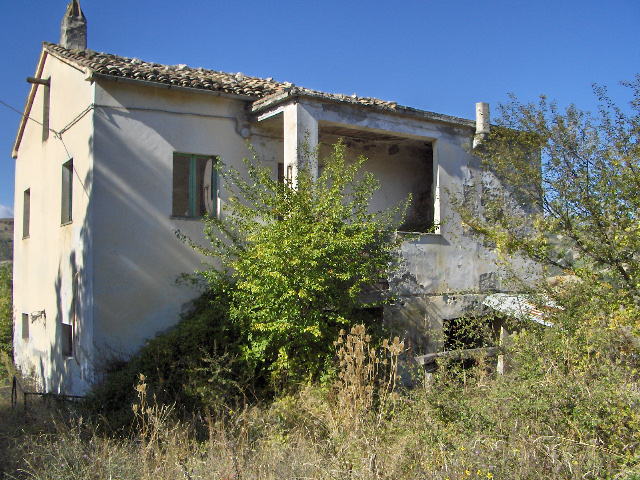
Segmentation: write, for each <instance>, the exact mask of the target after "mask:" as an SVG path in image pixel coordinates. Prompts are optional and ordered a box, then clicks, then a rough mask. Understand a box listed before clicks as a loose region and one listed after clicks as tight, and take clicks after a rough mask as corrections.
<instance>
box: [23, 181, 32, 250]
mask: <svg viewBox="0 0 640 480" xmlns="http://www.w3.org/2000/svg"><path fill="white" fill-rule="evenodd" d="M30 217H31V189H30V188H27V189H26V190H25V191H24V197H23V202H22V238H26V237H28V236H29V219H30Z"/></svg>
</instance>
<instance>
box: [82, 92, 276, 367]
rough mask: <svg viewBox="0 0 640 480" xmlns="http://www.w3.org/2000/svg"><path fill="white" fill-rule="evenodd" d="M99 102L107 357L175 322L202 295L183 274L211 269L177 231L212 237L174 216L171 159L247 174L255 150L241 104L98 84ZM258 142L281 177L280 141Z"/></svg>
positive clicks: (98, 243) (102, 312) (101, 292)
mask: <svg viewBox="0 0 640 480" xmlns="http://www.w3.org/2000/svg"><path fill="white" fill-rule="evenodd" d="M96 104H97V105H98V106H97V107H96V112H95V142H94V144H95V176H94V198H93V201H94V236H93V238H94V251H95V258H94V271H95V283H94V308H95V317H96V324H95V341H96V345H97V347H96V348H97V349H98V350H99V351H100V350H101V349H104V351H103V352H102V353H101V354H100V355H101V356H103V357H106V356H108V355H112V354H116V355H119V354H124V355H126V354H129V353H131V352H133V351H135V350H136V349H137V348H138V347H139V346H140V345H141V344H142V343H143V342H144V341H145V339H147V338H150V337H153V336H154V335H155V334H156V333H157V332H160V331H163V330H166V329H167V328H168V327H170V326H172V325H173V324H175V323H176V322H177V321H178V320H179V316H180V314H181V312H183V311H185V310H186V309H188V307H189V302H190V301H191V300H192V299H193V298H194V297H195V296H196V295H197V294H198V292H197V291H196V290H194V289H193V288H192V287H189V286H184V285H177V284H176V279H177V277H178V276H179V275H180V274H182V273H192V272H193V271H195V270H197V269H202V268H204V267H205V266H204V265H203V263H202V262H203V260H205V258H204V257H203V256H202V255H201V254H199V253H198V252H197V251H195V250H193V249H192V248H191V247H189V246H188V245H186V244H183V243H182V242H181V241H180V240H179V239H178V238H177V237H176V235H175V233H174V231H175V230H180V231H181V232H182V233H184V234H186V235H188V236H189V237H190V238H191V239H192V240H194V241H196V242H199V243H200V244H202V245H204V246H206V245H207V239H206V237H205V236H204V234H203V232H202V229H203V226H204V224H203V222H202V221H201V220H196V219H189V220H185V219H175V218H171V213H172V212H171V210H172V188H173V187H172V169H173V153H174V152H183V153H194V154H206V155H217V156H219V157H220V158H221V159H222V161H223V162H224V163H225V164H226V165H227V166H234V167H235V168H237V169H238V170H240V171H243V170H244V167H243V161H242V160H243V158H245V157H250V156H251V152H250V151H249V150H248V149H247V146H246V143H245V139H244V138H242V136H241V135H240V134H239V133H238V131H241V128H239V126H241V124H242V121H241V120H238V119H242V117H243V116H244V111H245V103H244V102H243V101H239V100H235V99H229V98H227V97H218V96H215V95H208V94H199V93H185V92H180V91H175V90H167V89H161V88H149V87H146V88H145V87H140V86H137V85H133V84H122V83H115V82H100V83H99V84H98V85H97V86H96ZM252 140H255V142H254V145H255V148H256V151H257V153H258V155H259V156H260V157H262V158H264V159H265V161H266V162H267V164H270V165H272V166H273V171H274V174H275V172H276V171H277V162H278V161H282V142H281V141H279V142H272V141H271V140H270V139H269V138H267V137H255V138H253V139H252ZM221 183H222V182H221V180H220V182H219V187H220V188H221V191H220V202H221V203H222V204H224V202H225V200H227V199H228V195H227V193H226V192H225V191H224V190H223V188H222V185H220V184H221ZM99 361H100V359H98V362H99Z"/></svg>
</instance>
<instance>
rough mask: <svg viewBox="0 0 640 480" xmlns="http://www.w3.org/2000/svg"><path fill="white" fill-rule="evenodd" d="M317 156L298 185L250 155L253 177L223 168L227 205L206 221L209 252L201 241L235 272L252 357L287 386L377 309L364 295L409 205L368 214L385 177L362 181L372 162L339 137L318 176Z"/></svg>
mask: <svg viewBox="0 0 640 480" xmlns="http://www.w3.org/2000/svg"><path fill="white" fill-rule="evenodd" d="M313 155H315V153H310V152H308V153H307V158H306V163H305V166H301V167H300V169H299V171H298V176H297V178H296V180H295V182H294V181H292V180H286V181H284V182H278V181H277V180H274V179H272V176H271V172H270V170H269V168H266V167H263V166H262V165H261V164H260V161H259V160H258V159H254V160H253V161H250V160H246V159H245V167H246V170H247V175H242V174H240V172H238V171H236V170H235V169H230V170H229V171H224V170H222V171H221V175H222V176H223V177H224V179H225V187H226V190H227V191H228V192H230V198H229V211H228V212H225V215H223V218H215V217H211V218H208V219H207V221H206V228H205V232H206V233H207V234H208V236H209V238H210V239H211V243H212V249H204V248H201V247H197V248H199V249H200V250H201V251H202V252H203V253H205V254H208V255H214V256H216V257H217V258H220V259H221V261H222V271H223V272H225V273H229V274H230V275H233V278H234V279H235V281H236V288H235V290H234V291H233V302H232V308H231V315H232V316H233V318H234V319H235V321H236V322H238V323H239V324H243V325H246V326H247V328H248V334H249V340H250V342H249V345H248V350H247V356H248V358H251V359H252V361H253V363H254V365H255V367H256V369H257V371H258V372H259V373H260V374H263V373H264V374H270V375H271V378H272V381H273V383H274V384H276V385H282V386H284V385H287V384H292V383H293V384H295V383H300V382H306V381H308V380H309V379H310V378H312V379H317V378H319V377H320V375H321V374H322V373H323V372H324V371H325V370H326V368H327V366H328V364H329V363H330V361H331V358H332V355H333V348H332V344H333V341H334V340H335V338H336V336H337V334H338V332H339V331H340V329H342V328H343V327H348V326H350V325H351V324H352V323H354V320H355V317H356V315H357V311H358V310H359V309H361V308H363V307H368V306H375V304H363V302H362V296H361V293H362V290H363V288H365V287H367V286H370V285H373V284H375V283H376V282H378V281H379V280H380V279H381V278H384V277H385V276H386V272H387V269H388V268H390V266H391V264H392V261H393V260H394V252H395V249H396V247H397V246H398V245H399V243H400V239H399V238H398V237H397V236H396V235H395V231H396V228H397V226H398V225H399V224H400V223H401V222H402V219H403V217H404V212H405V210H406V208H407V205H408V201H407V202H403V203H402V204H401V205H398V206H397V207H396V208H392V209H388V210H386V211H380V212H375V213H370V212H369V204H370V200H371V197H372V195H373V192H374V191H375V190H376V189H377V188H378V186H379V183H378V181H377V180H376V179H375V178H374V177H373V176H372V175H371V174H370V173H366V172H365V173H364V175H362V178H361V179H358V176H359V175H358V172H359V169H360V168H361V167H362V165H363V163H364V162H365V159H364V158H363V157H361V158H359V159H358V160H356V161H355V162H354V163H353V164H351V165H349V164H348V162H347V161H346V159H345V147H344V146H343V145H342V144H341V143H338V144H337V145H336V146H335V150H334V152H333V154H332V155H331V157H330V158H327V159H325V167H324V169H323V171H322V174H321V175H320V177H319V178H318V179H314V176H313V175H312V173H311V172H310V170H309V166H311V165H316V164H317V163H316V162H315V161H314V160H311V158H310V157H312V156H313ZM247 178H248V180H247ZM185 240H188V239H185ZM203 274H204V275H205V277H209V276H210V275H213V278H214V279H217V277H218V275H219V272H217V271H216V272H203Z"/></svg>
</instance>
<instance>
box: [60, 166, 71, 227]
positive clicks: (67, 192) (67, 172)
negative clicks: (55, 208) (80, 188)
mask: <svg viewBox="0 0 640 480" xmlns="http://www.w3.org/2000/svg"><path fill="white" fill-rule="evenodd" d="M61 205H62V208H61V215H60V223H61V224H63V225H64V224H65V223H70V222H71V220H73V160H69V161H68V162H67V163H65V164H64V165H62V203H61Z"/></svg>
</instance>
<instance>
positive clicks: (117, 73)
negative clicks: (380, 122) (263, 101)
mask: <svg viewBox="0 0 640 480" xmlns="http://www.w3.org/2000/svg"><path fill="white" fill-rule="evenodd" d="M43 46H44V48H45V50H47V51H48V52H49V53H51V54H53V55H54V56H58V57H62V58H64V59H66V60H70V61H72V62H73V63H75V64H77V65H79V66H81V67H84V68H86V69H88V70H89V71H91V72H92V73H97V74H99V75H108V76H112V77H123V78H130V79H135V80H142V81H147V82H153V83H161V84H165V85H173V86H177V87H185V88H194V89H197V90H210V91H216V92H224V93H229V94H232V95H243V96H248V97H255V99H256V100H257V99H260V98H265V97H268V96H269V95H273V94H276V93H281V92H287V91H292V90H295V92H296V93H298V94H302V95H304V94H307V95H310V96H322V97H325V98H329V99H332V100H338V101H344V102H347V103H357V104H360V105H369V106H377V107H382V108H387V109H393V108H395V107H396V106H397V103H396V102H387V101H384V100H380V99H377V98H370V97H358V96H355V95H352V96H347V95H340V94H337V95H336V94H329V93H323V92H319V91H317V90H311V89H309V88H303V87H298V86H296V85H293V84H291V83H289V82H284V83H282V82H277V81H275V80H273V79H272V78H267V79H263V78H258V77H251V76H248V75H244V74H242V73H235V74H234V73H225V72H218V71H215V70H208V69H205V68H190V67H188V66H186V65H163V64H160V63H152V62H145V61H142V60H140V59H137V58H133V59H132V58H127V57H120V56H118V55H113V54H110V53H100V52H95V51H93V50H69V49H67V48H64V47H61V46H60V45H56V44H54V43H48V42H44V43H43Z"/></svg>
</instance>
